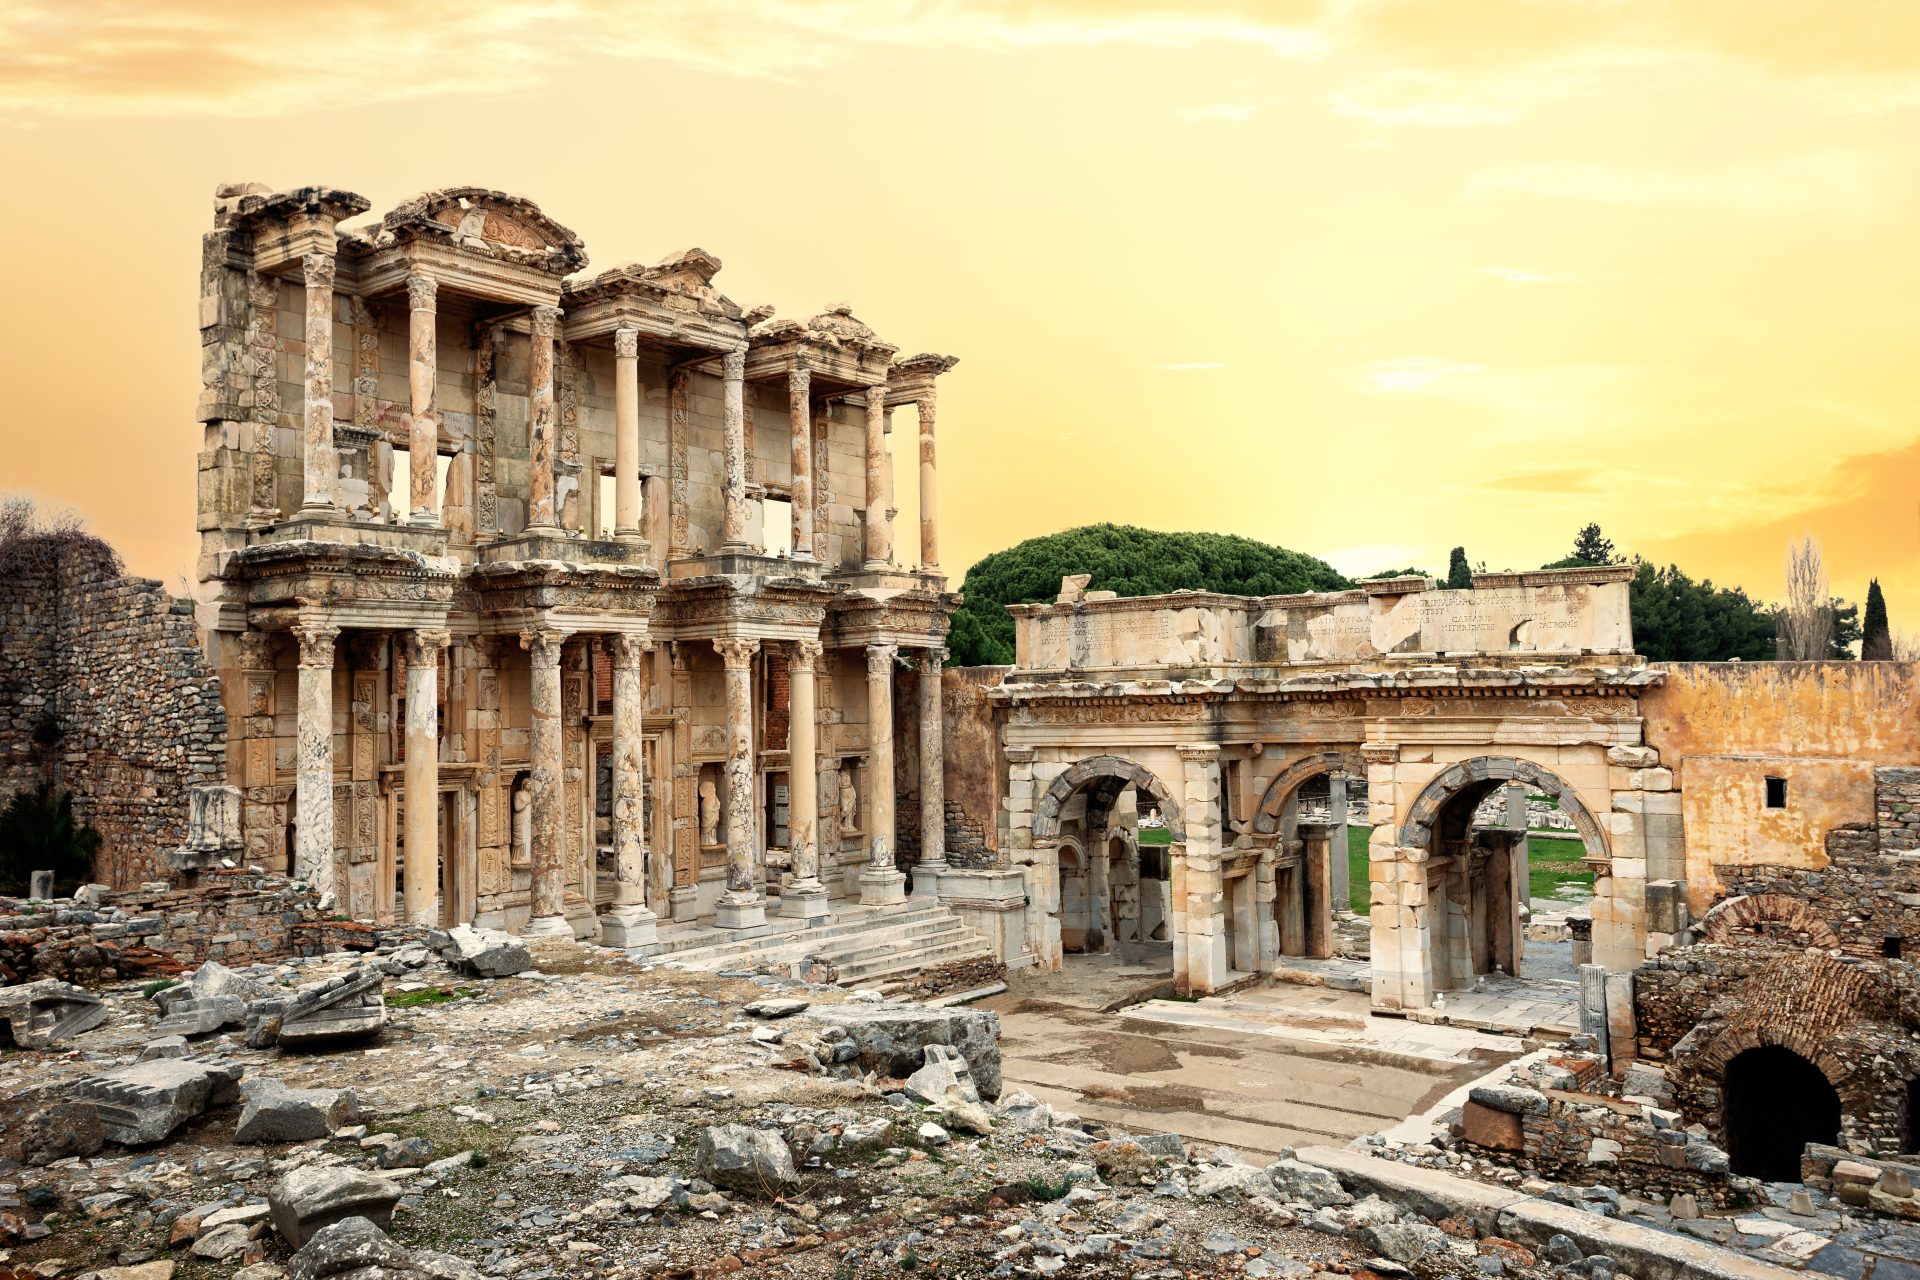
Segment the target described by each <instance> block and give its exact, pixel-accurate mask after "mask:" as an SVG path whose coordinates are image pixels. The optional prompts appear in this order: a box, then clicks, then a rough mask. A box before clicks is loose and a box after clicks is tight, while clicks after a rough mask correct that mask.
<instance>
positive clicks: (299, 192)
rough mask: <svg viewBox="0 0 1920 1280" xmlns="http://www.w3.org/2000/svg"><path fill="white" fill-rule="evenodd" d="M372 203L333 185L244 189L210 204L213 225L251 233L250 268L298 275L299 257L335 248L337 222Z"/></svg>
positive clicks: (361, 196) (265, 271) (336, 243)
mask: <svg viewBox="0 0 1920 1280" xmlns="http://www.w3.org/2000/svg"><path fill="white" fill-rule="evenodd" d="M372 207H373V206H372V204H371V202H370V201H368V199H367V198H366V197H365V196H363V195H358V194H356V193H355V192H352V191H342V190H340V189H339V188H337V187H319V186H316V187H297V188H295V189H294V190H292V191H266V190H264V189H262V190H252V189H249V190H247V191H245V192H244V193H243V194H241V195H240V196H238V197H235V198H232V199H230V200H226V201H222V202H221V203H220V204H219V205H218V206H217V207H216V208H215V211H214V224H215V225H216V226H225V227H227V228H229V229H231V230H233V231H236V232H240V233H242V234H244V235H246V236H248V237H249V238H250V240H251V242H252V246H253V262H252V266H253V268H254V270H256V271H260V272H264V273H268V274H289V273H291V274H296V275H297V274H298V272H299V266H300V260H301V259H302V258H304V257H306V256H307V255H308V254H314V253H318V254H323V255H327V256H331V255H332V254H333V253H334V252H335V250H336V248H337V245H338V243H339V239H340V236H339V233H338V232H337V230H336V228H337V227H338V225H339V224H340V223H342V222H344V221H346V220H347V219H348V218H353V217H357V216H359V215H360V214H363V213H365V212H366V211H367V210H368V209H370V208H372Z"/></svg>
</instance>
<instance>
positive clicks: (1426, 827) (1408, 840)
mask: <svg viewBox="0 0 1920 1280" xmlns="http://www.w3.org/2000/svg"><path fill="white" fill-rule="evenodd" d="M1507 782H1524V783H1526V784H1527V785H1528V786H1530V787H1532V788H1533V789H1534V790H1536V791H1538V792H1539V793H1540V794H1542V795H1547V796H1552V797H1553V798H1554V799H1556V800H1558V801H1559V802H1560V812H1562V813H1564V814H1566V815H1567V816H1568V817H1569V818H1571V819H1573V825H1574V829H1575V830H1577V831H1579V833H1580V839H1581V841H1582V842H1583V843H1585V845H1586V846H1587V854H1588V856H1590V857H1595V858H1606V857H1608V856H1609V854H1608V851H1607V837H1606V833H1605V832H1604V831H1603V830H1602V829H1601V826H1600V822H1599V819H1597V818H1595V817H1594V816H1593V812H1592V810H1590V809H1588V808H1587V806H1586V804H1585V802H1583V801H1582V800H1581V799H1580V797H1579V796H1578V795H1577V794H1575V792H1574V789H1573V788H1572V787H1571V786H1569V785H1568V784H1567V783H1566V782H1565V781H1563V780H1562V779H1561V778H1560V776H1559V775H1558V774H1555V773H1554V772H1552V771H1551V770H1549V769H1545V768H1542V767H1541V766H1540V765H1537V764H1535V763H1533V762H1532V761H1531V760H1521V759H1519V758H1517V757H1515V756H1475V757H1474V758H1472V759H1471V760H1462V761H1459V762H1458V763H1456V764H1450V765H1448V766H1447V767H1446V768H1444V769H1442V770H1441V771H1440V772H1439V773H1438V774H1437V775H1435V777H1434V778H1433V780H1432V781H1431V782H1429V783H1427V785H1426V786H1425V787H1423V788H1422V789H1421V791H1420V794H1419V795H1417V796H1415V797H1414V798H1413V804H1412V806H1411V807H1410V808H1409V809H1408V810H1407V820H1406V822H1405V823H1403V824H1402V825H1401V827H1400V831H1399V843H1400V844H1401V845H1403V846H1405V847H1408V848H1414V849H1426V848H1429V847H1430V846H1431V843H1432V840H1433V827H1434V823H1435V822H1436V821H1437V820H1438V819H1439V817H1440V813H1441V811H1442V810H1443V809H1445V808H1446V807H1447V804H1448V802H1449V801H1451V800H1452V799H1453V798H1454V797H1455V796H1457V795H1459V794H1460V793H1461V792H1463V791H1466V790H1468V789H1469V788H1479V789H1481V790H1482V791H1485V790H1490V789H1491V788H1492V787H1493V786H1495V785H1498V784H1502V783H1507Z"/></svg>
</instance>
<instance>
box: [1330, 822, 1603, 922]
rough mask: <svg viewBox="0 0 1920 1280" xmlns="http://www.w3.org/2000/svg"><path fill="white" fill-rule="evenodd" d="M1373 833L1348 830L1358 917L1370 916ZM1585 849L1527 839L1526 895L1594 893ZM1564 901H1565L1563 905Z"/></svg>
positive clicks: (1573, 842) (1574, 843)
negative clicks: (1566, 890) (1573, 889)
mask: <svg viewBox="0 0 1920 1280" xmlns="http://www.w3.org/2000/svg"><path fill="white" fill-rule="evenodd" d="M1371 837H1372V832H1371V831H1369V830H1368V829H1367V828H1365V827H1348V828H1347V888H1348V891H1349V892H1348V896H1349V898H1350V900H1351V902H1352V905H1353V910H1354V913H1355V914H1356V915H1365V914H1367V909H1368V907H1369V906H1370V905H1371V904H1370V902H1369V900H1368V897H1367V842H1368V840H1369V839H1370V838H1371ZM1586 852H1587V850H1586V846H1585V845H1584V844H1582V843H1581V842H1580V841H1579V840H1578V839H1563V838H1560V837H1556V836H1543V835H1540V834H1538V833H1535V834H1533V835H1530V836H1528V837H1527V895H1528V896H1529V897H1533V898H1553V897H1556V896H1558V894H1559V891H1560V889H1562V888H1563V887H1566V886H1570V885H1578V886H1581V887H1582V888H1584V889H1585V890H1586V892H1587V893H1588V894H1591V893H1592V892H1593V872H1592V871H1590V870H1588V869H1587V867H1586V865H1585V864H1584V863H1582V862H1581V861H1580V860H1581V859H1582V858H1583V857H1585V856H1586ZM1564 900H1565V899H1563V901H1564Z"/></svg>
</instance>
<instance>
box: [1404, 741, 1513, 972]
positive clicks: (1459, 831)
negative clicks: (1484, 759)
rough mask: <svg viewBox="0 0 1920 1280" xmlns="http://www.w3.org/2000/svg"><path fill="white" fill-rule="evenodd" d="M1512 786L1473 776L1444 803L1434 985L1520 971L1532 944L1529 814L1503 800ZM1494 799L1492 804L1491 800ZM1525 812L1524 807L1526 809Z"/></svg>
mask: <svg viewBox="0 0 1920 1280" xmlns="http://www.w3.org/2000/svg"><path fill="white" fill-rule="evenodd" d="M1509 790H1510V788H1509V786H1508V785H1507V784H1506V783H1504V782H1501V781H1499V780H1496V779H1489V780H1485V781H1479V782H1474V783H1469V784H1468V785H1467V786H1465V787H1462V788H1461V789H1460V790H1459V791H1457V792H1455V793H1454V794H1453V795H1452V796H1451V797H1449V798H1448V799H1447V801H1446V802H1445V803H1444V804H1443V805H1442V806H1441V808H1440V812H1439V813H1438V815H1436V817H1435V820H1434V822H1433V836H1432V847H1431V848H1430V849H1429V851H1428V854H1429V856H1428V858H1427V862H1426V874H1427V903H1428V911H1429V919H1428V937H1429V940H1430V942H1429V945H1430V947H1431V951H1432V961H1433V985H1434V989H1435V990H1437V991H1458V990H1463V989H1466V988H1468V987H1471V986H1473V985H1474V983H1475V981H1476V980H1477V979H1480V978H1483V977H1485V976H1489V975H1492V976H1499V975H1507V976H1514V977H1517V976H1519V974H1520V966H1521V960H1522V955H1523V953H1524V949H1525V942H1524V939H1525V933H1524V926H1523V923H1522V919H1523V913H1524V908H1525V906H1526V871H1525V859H1526V840H1527V828H1526V821H1525V818H1524V817H1522V818H1520V819H1518V820H1517V821H1515V820H1513V819H1512V818H1510V817H1509V816H1508V814H1509V807H1508V806H1507V805H1506V804H1504V803H1498V801H1499V800H1500V799H1501V797H1502V796H1503V794H1504V793H1506V792H1507V791H1509ZM1490 802H1492V803H1490ZM1522 812H1524V811H1522Z"/></svg>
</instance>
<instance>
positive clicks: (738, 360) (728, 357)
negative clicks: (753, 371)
mask: <svg viewBox="0 0 1920 1280" xmlns="http://www.w3.org/2000/svg"><path fill="white" fill-rule="evenodd" d="M720 376H721V377H723V378H725V379H726V380H727V381H728V382H738V381H740V380H741V379H742V378H745V377H746V376H747V353H746V351H745V349H742V350H739V351H729V352H727V353H726V354H725V355H724V356H721V357H720Z"/></svg>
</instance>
